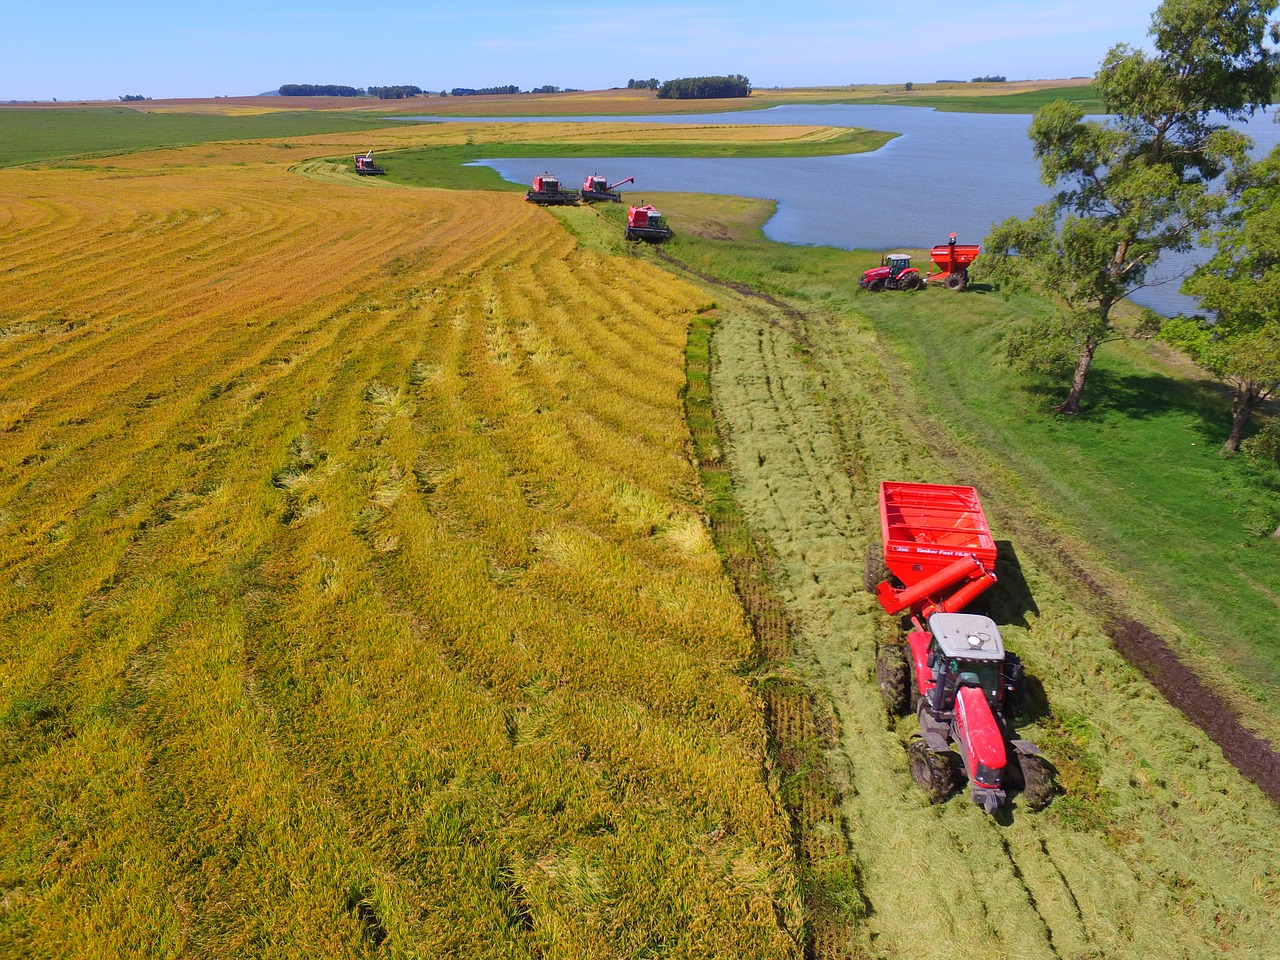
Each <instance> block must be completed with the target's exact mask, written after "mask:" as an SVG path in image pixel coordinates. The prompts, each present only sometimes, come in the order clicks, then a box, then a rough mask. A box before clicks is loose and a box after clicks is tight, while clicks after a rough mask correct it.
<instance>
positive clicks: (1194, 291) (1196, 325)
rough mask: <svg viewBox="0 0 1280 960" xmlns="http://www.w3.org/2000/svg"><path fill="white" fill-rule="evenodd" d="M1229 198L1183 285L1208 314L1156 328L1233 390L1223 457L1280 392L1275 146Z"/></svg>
mask: <svg viewBox="0 0 1280 960" xmlns="http://www.w3.org/2000/svg"><path fill="white" fill-rule="evenodd" d="M1230 197H1231V206H1230V210H1229V212H1228V213H1227V215H1226V216H1225V217H1224V218H1223V220H1222V222H1221V223H1220V224H1219V227H1218V229H1216V230H1215V231H1214V232H1213V234H1212V239H1213V242H1214V245H1215V247H1216V251H1215V253H1214V255H1213V257H1212V258H1211V259H1210V260H1209V261H1208V263H1205V264H1203V265H1202V266H1200V267H1197V268H1196V270H1195V271H1194V272H1193V273H1192V274H1191V276H1189V277H1188V278H1187V279H1186V280H1185V281H1184V282H1183V284H1182V290H1183V292H1184V293H1188V294H1191V295H1192V296H1195V297H1198V298H1199V300H1200V306H1201V307H1203V308H1204V309H1205V310H1207V311H1208V312H1209V313H1210V314H1211V315H1212V316H1211V317H1210V318H1209V319H1207V320H1206V319H1204V318H1200V317H1195V318H1178V319H1176V320H1171V321H1169V322H1167V323H1166V324H1165V325H1164V329H1163V330H1162V331H1161V335H1162V337H1163V338H1164V339H1166V340H1168V341H1169V342H1171V343H1174V344H1176V345H1177V346H1179V347H1181V348H1182V349H1183V350H1184V351H1185V352H1186V353H1188V354H1189V355H1190V356H1191V357H1192V359H1194V360H1195V361H1196V362H1197V363H1199V364H1200V365H1201V366H1203V367H1204V368H1205V369H1207V370H1209V371H1210V372H1211V373H1213V374H1214V375H1215V376H1217V377H1218V378H1219V379H1220V380H1222V381H1223V382H1224V383H1226V384H1228V385H1229V386H1230V387H1231V391H1232V397H1231V430H1230V432H1229V433H1228V435H1227V439H1226V442H1225V443H1224V444H1223V445H1222V452H1223V453H1227V454H1232V453H1236V452H1237V451H1238V450H1239V449H1240V442H1241V440H1243V438H1244V432H1245V429H1246V427H1247V426H1248V423H1249V418H1250V417H1251V416H1252V414H1253V412H1254V410H1256V409H1257V408H1258V406H1259V405H1260V404H1261V403H1262V402H1263V401H1264V400H1267V399H1268V398H1270V397H1272V396H1275V395H1276V393H1277V391H1280V147H1277V148H1276V149H1275V150H1273V151H1272V152H1271V153H1270V155H1269V156H1267V157H1266V158H1265V159H1264V160H1262V161H1259V162H1257V163H1249V164H1243V165H1241V166H1240V167H1239V168H1238V169H1237V170H1236V171H1235V172H1234V174H1233V175H1232V177H1231V190H1230Z"/></svg>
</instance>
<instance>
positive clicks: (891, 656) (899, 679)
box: [876, 643, 911, 717]
mask: <svg viewBox="0 0 1280 960" xmlns="http://www.w3.org/2000/svg"><path fill="white" fill-rule="evenodd" d="M876 683H877V684H878V685H879V686H880V699H881V700H883V701H884V708H885V710H887V711H889V716H891V717H897V716H901V715H902V713H904V712H905V711H906V709H907V701H908V699H909V688H910V686H911V671H910V670H909V669H908V667H907V648H906V646H905V645H904V644H901V643H886V644H885V645H884V646H882V647H881V648H880V650H879V651H878V652H877V653H876Z"/></svg>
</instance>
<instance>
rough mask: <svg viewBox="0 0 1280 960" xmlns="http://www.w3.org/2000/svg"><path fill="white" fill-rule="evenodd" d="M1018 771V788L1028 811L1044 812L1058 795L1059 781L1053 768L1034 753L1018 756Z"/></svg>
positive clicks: (1016, 760)
mask: <svg viewBox="0 0 1280 960" xmlns="http://www.w3.org/2000/svg"><path fill="white" fill-rule="evenodd" d="M1011 766H1016V767H1017V768H1018V769H1017V780H1018V781H1019V782H1018V784H1017V786H1018V789H1019V790H1021V791H1022V802H1023V803H1025V804H1026V805H1027V809H1028V810H1043V809H1044V808H1045V807H1047V806H1048V805H1049V804H1050V803H1051V802H1052V801H1053V798H1054V797H1056V796H1057V795H1058V793H1059V792H1060V791H1059V788H1058V780H1057V778H1056V777H1055V776H1054V775H1053V767H1052V765H1051V764H1050V763H1049V761H1048V760H1046V759H1045V758H1044V757H1041V756H1037V755H1036V754H1034V753H1022V754H1018V755H1017V756H1016V757H1015V759H1014V762H1013V764H1011Z"/></svg>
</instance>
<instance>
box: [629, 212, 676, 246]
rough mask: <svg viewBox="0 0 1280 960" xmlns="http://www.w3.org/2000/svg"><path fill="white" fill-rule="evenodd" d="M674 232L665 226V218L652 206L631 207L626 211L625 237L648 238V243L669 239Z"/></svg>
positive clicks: (633, 238)
mask: <svg viewBox="0 0 1280 960" xmlns="http://www.w3.org/2000/svg"><path fill="white" fill-rule="evenodd" d="M674 235H675V234H674V233H673V232H672V230H671V228H670V227H668V226H667V221H666V218H665V217H663V216H662V214H660V213H659V212H658V211H657V210H656V209H655V208H654V207H652V206H648V205H646V206H643V207H632V208H631V209H630V210H628V211H627V239H628V240H648V241H649V242H650V243H661V242H662V241H663V240H670V239H671V238H672V237H673V236H674Z"/></svg>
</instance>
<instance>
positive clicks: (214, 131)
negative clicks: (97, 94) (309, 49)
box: [0, 107, 386, 167]
mask: <svg viewBox="0 0 1280 960" xmlns="http://www.w3.org/2000/svg"><path fill="white" fill-rule="evenodd" d="M385 125H386V118H385V117H383V116H379V115H373V114H367V113H366V114H360V113H335V112H323V113H322V112H319V111H314V110H290V111H281V112H274V113H260V114H251V115H248V116H220V115H215V114H203V113H146V112H143V111H140V110H133V109H130V108H128V107H84V108H77V107H68V108H59V109H38V108H25V107H24V108H5V107H0V167H10V166H17V165H19V164H24V163H36V162H38V161H43V160H55V159H59V158H69V157H81V156H95V155H101V154H109V153H123V152H129V151H134V150H149V149H154V148H157V147H174V146H179V145H183V144H192V143H205V142H209V141H213V140H259V139H263V138H269V137H301V136H307V135H311V134H318V133H343V132H346V131H350V130H364V129H373V128H374V127H378V126H385Z"/></svg>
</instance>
